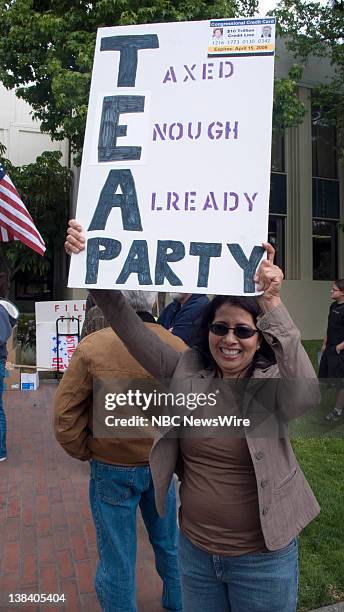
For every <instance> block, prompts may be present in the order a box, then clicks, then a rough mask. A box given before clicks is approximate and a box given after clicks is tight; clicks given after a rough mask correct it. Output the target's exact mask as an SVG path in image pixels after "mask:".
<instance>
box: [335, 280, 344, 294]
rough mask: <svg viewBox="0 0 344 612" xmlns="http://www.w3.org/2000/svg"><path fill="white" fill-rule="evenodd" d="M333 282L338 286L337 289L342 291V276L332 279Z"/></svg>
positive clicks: (343, 287) (343, 282)
mask: <svg viewBox="0 0 344 612" xmlns="http://www.w3.org/2000/svg"><path fill="white" fill-rule="evenodd" d="M333 284H334V285H336V287H338V289H339V291H344V278H339V279H338V280H335V281H333Z"/></svg>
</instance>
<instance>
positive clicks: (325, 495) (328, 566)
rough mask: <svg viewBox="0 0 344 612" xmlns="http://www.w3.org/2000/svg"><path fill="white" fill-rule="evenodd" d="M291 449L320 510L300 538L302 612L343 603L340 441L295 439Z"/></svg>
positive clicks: (343, 452)
mask: <svg viewBox="0 0 344 612" xmlns="http://www.w3.org/2000/svg"><path fill="white" fill-rule="evenodd" d="M293 447H294V450H295V453H296V455H297V458H298V460H299V462H300V464H301V467H302V469H303V471H304V473H305V475H306V477H307V479H308V481H309V483H310V485H311V487H312V489H313V491H314V493H315V495H316V497H317V499H318V501H319V504H320V506H321V513H320V515H319V516H318V517H317V518H316V519H315V520H314V521H312V523H311V524H310V525H308V526H307V528H306V529H305V530H304V531H303V533H302V535H301V537H300V589H299V608H298V609H299V611H300V612H304V611H305V610H312V609H314V608H319V607H321V606H325V605H327V604H331V603H338V602H341V601H344V478H343V469H344V439H343V438H342V437H341V438H324V437H320V438H298V439H296V440H294V441H293Z"/></svg>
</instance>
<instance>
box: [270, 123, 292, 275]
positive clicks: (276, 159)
mask: <svg viewBox="0 0 344 612" xmlns="http://www.w3.org/2000/svg"><path fill="white" fill-rule="evenodd" d="M284 150H285V142H284V133H283V132H273V134H272V145H271V183H270V203H269V210H270V216H269V231H268V240H269V242H270V243H271V244H272V246H273V247H274V248H275V250H276V255H275V263H276V264H277V265H278V266H279V267H280V268H282V270H283V269H284V265H285V261H284V258H285V217H286V214H287V176H286V174H285V153H284Z"/></svg>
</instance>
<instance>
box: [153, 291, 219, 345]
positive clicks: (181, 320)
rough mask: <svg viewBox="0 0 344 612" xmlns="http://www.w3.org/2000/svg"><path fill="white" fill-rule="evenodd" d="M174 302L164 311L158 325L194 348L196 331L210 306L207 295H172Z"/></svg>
mask: <svg viewBox="0 0 344 612" xmlns="http://www.w3.org/2000/svg"><path fill="white" fill-rule="evenodd" d="M170 295H171V297H172V299H173V301H172V302H171V303H170V304H168V305H167V306H166V307H165V308H164V310H163V311H162V313H161V315H160V317H159V319H158V323H160V325H163V327H164V328H165V329H168V330H169V331H170V332H172V334H174V336H179V338H181V339H182V340H184V342H185V343H186V344H188V345H189V346H192V343H193V340H194V336H195V330H196V329H197V325H198V323H199V320H200V318H201V315H202V312H203V310H204V308H205V306H207V304H209V299H208V298H207V296H206V295H203V294H200V293H171V294H170Z"/></svg>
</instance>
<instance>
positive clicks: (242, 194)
mask: <svg viewBox="0 0 344 612" xmlns="http://www.w3.org/2000/svg"><path fill="white" fill-rule="evenodd" d="M274 36H275V20H274V18H264V19H258V18H257V19H253V18H250V19H223V20H213V21H204V22H187V23H186V22H185V23H164V24H148V25H147V24H146V25H140V26H125V27H115V28H103V29H100V30H99V31H98V36H97V42H96V51H95V59H94V67H93V75H92V84H91V92H90V100H89V109H88V118H87V127H86V135H85V145H84V150H83V161H82V167H81V176H80V186H79V194H78V204H77V212H76V218H77V219H78V221H79V222H80V223H81V224H82V226H83V227H84V228H85V230H86V238H87V247H86V250H85V251H84V252H83V253H82V254H79V255H77V256H73V257H72V261H71V268H70V275H69V286H70V287H87V288H96V287H98V288H115V289H121V288H126V289H138V288H141V289H145V290H147V289H148V290H149V289H151V290H160V291H166V290H169V289H173V290H176V289H177V290H178V291H182V292H188V293H189V292H192V293H222V294H227V293H232V294H233V293H235V294H237V295H243V294H254V293H255V285H254V282H253V280H252V277H253V274H254V272H255V270H256V268H257V266H258V265H259V262H260V260H261V258H262V255H263V248H262V247H261V244H262V242H263V241H266V239H267V227H268V208H269V190H270V156H271V118H272V97H273V72H274Z"/></svg>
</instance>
